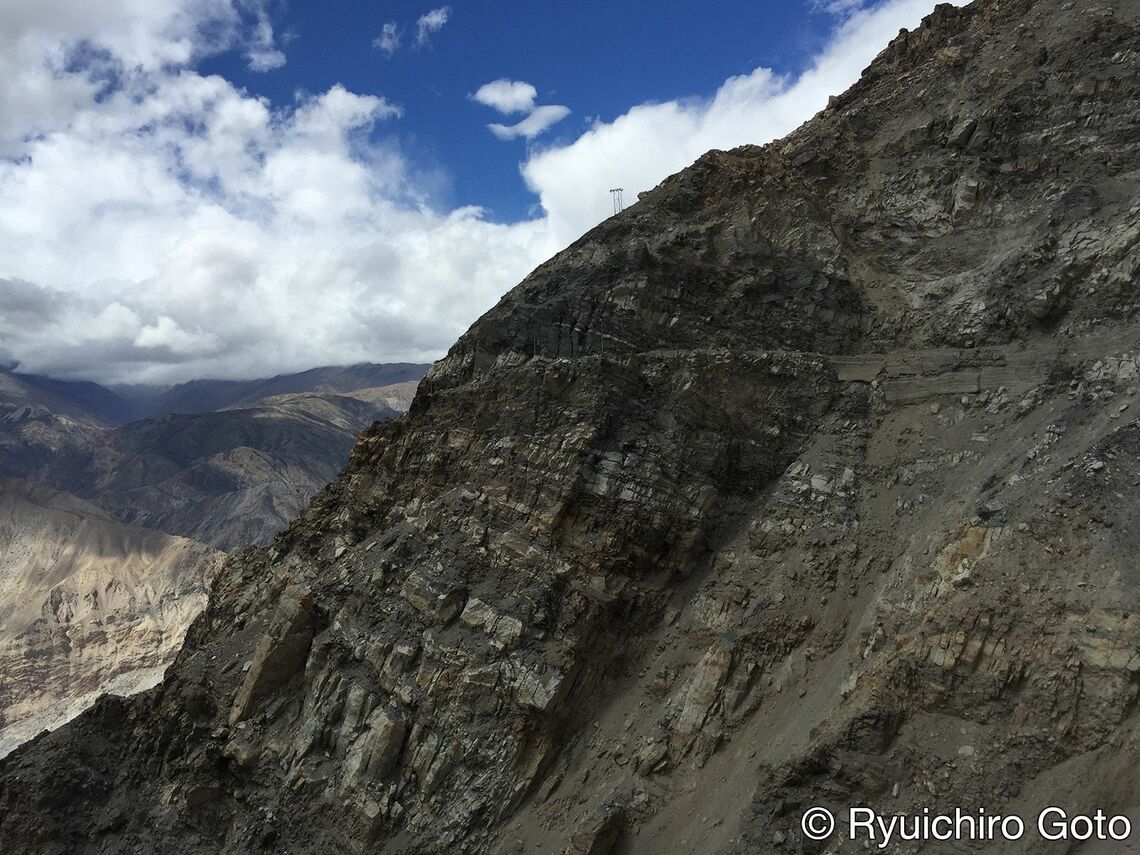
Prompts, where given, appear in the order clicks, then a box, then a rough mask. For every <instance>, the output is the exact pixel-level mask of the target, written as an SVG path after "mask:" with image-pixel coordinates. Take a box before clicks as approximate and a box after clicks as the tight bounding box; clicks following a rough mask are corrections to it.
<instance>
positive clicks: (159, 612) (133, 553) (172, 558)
mask: <svg viewBox="0 0 1140 855" xmlns="http://www.w3.org/2000/svg"><path fill="white" fill-rule="evenodd" d="M223 557H224V556H223V555H222V554H221V553H219V552H216V551H214V550H212V549H210V548H208V547H205V546H203V545H202V544H199V543H194V542H193V541H189V540H186V539H184V538H179V537H171V536H169V535H165V534H162V533H160V532H156V531H146V530H144V529H140V528H134V527H131V526H125V525H123V524H122V523H120V522H118V521H116V520H114V519H112V518H111V517H109V516H108V515H107V514H106V513H104V512H102V511H100V510H99V509H98V508H95V507H93V506H92V505H89V504H87V503H85V502H82V501H80V500H78V499H76V498H75V497H73V496H69V495H67V494H66V493H56V492H53V491H51V490H46V489H44V488H42V487H36V486H34V485H31V484H28V483H26V482H20V481H13V480H10V479H0V674H2V675H3V677H2V678H0V756H3V755H4V754H7V753H8V752H9V751H10V750H11V749H12V748H14V747H15V746H16V745H18V744H20V743H21V742H24V741H26V740H27V739H29V738H31V737H32V736H34V735H35V734H37V733H38V732H40V731H41V730H45V729H50V728H53V727H58V726H59V725H60V724H62V723H63V722H65V721H68V720H69V719H71V718H74V717H75V716H76V715H77V714H78V713H80V712H82V711H83V710H84V709H86V708H87V707H89V706H90V705H91V704H92V703H93V702H94V701H95V699H96V698H97V697H98V696H99V695H101V694H103V693H105V692H108V691H113V692H115V693H117V694H130V693H132V692H135V691H139V690H140V689H145V688H149V687H150V686H153V685H154V684H156V683H157V682H158V681H159V680H161V679H162V673H163V671H164V670H165V667H166V664H167V663H168V662H169V661H170V660H171V659H172V658H173V655H174V653H175V652H176V651H177V650H178V648H179V647H180V646H181V644H182V637H183V635H184V634H185V632H186V628H187V627H188V626H189V625H190V622H191V621H192V620H193V619H194V617H195V616H197V614H198V613H199V612H200V611H201V610H202V609H203V608H204V607H205V605H206V590H207V586H208V583H209V580H210V578H211V577H212V576H213V574H214V572H216V570H217V568H218V567H219V566H220V564H221V560H222V558H223Z"/></svg>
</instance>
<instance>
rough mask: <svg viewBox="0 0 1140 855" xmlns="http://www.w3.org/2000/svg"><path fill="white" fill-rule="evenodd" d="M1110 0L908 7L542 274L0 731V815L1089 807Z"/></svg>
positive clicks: (516, 833)
mask: <svg viewBox="0 0 1140 855" xmlns="http://www.w3.org/2000/svg"><path fill="white" fill-rule="evenodd" d="M1138 18H1140V10H1138V9H1137V8H1136V7H1135V4H1129V3H1126V2H1113V3H1106V4H1102V5H1100V6H1098V7H1096V8H1095V9H1083V8H1082V9H1077V8H1076V7H1075V6H1074V5H1073V4H1071V3H1063V2H1061V0H1036V2H1031V0H977V2H975V3H973V4H971V5H970V6H968V7H965V8H963V9H958V8H955V7H952V6H939V7H938V8H937V9H936V11H935V13H934V14H933V15H932V16H930V17H928V18H927V19H926V21H925V22H924V23H923V25H922V27H920V28H919V29H918V30H916V31H914V32H912V33H903V34H900V36H899V38H897V39H895V40H894V41H893V42H892V43H891V45H890V46H889V47H888V48H887V50H886V51H884V53H883V54H881V55H880V57H879V58H878V59H877V60H876V61H875V63H874V64H873V65H872V66H871V68H870V69H869V70H868V72H867V73H865V75H864V78H863V79H862V80H861V81H860V83H859V84H857V85H856V87H854V88H853V89H852V90H850V91H849V92H848V93H846V94H844V95H842V96H839V97H838V98H837V99H836V100H835V101H834V102H833V103H832V106H831V107H829V109H828V110H826V111H824V113H822V114H820V115H819V116H817V117H816V118H815V119H813V120H812V121H811V122H809V123H807V124H806V125H805V126H803V127H802V128H800V129H799V130H797V131H796V132H794V133H793V134H792V135H790V136H789V137H788V138H785V139H784V140H781V141H777V142H776V143H773V144H771V145H769V146H766V147H764V148H756V147H745V148H741V149H736V150H734V151H732V152H712V153H709V154H707V155H705V156H703V157H702V158H700V159H699V160H698V161H697V163H696V164H694V166H692V167H690V168H689V169H687V170H685V171H683V172H682V173H679V174H678V175H676V176H673V177H672V178H670V179H667V180H666V181H665V182H663V183H662V185H661V186H660V187H659V188H657V189H655V190H654V191H651V192H650V193H649V194H648V195H647V196H645V197H644V198H643V199H642V200H640V201H639V202H638V203H637V204H636V205H634V206H631V207H630V208H629V209H627V210H626V211H625V212H623V213H622V214H621V215H619V216H616V217H614V218H613V219H611V220H608V221H606V222H605V223H603V224H602V225H601V226H599V227H598V228H596V229H594V230H593V231H591V232H590V233H589V234H587V235H586V236H584V237H583V238H582V239H581V240H579V241H577V242H576V243H575V244H573V245H572V246H571V247H569V248H568V249H567V250H565V251H564V252H562V253H560V254H559V255H558V256H556V257H555V258H554V259H552V260H551V261H550V262H548V263H547V264H545V265H543V266H541V267H540V268H539V269H538V270H536V271H535V272H534V273H533V274H531V276H529V277H528V278H527V279H526V280H525V281H524V282H523V283H522V284H520V285H519V286H518V287H517V288H515V289H514V290H512V291H511V292H510V293H509V294H508V295H506V296H505V297H504V298H503V300H502V301H500V303H499V304H498V305H497V306H496V307H495V308H493V309H492V310H491V311H490V312H488V313H487V314H486V315H485V316H484V317H483V318H481V319H480V320H479V321H478V322H477V323H476V324H475V325H474V326H473V327H472V328H471V330H469V332H468V333H467V334H465V335H464V336H463V337H462V338H461V339H460V340H459V342H457V343H456V345H455V346H454V347H453V348H452V349H451V351H450V352H449V354H448V356H447V358H445V359H444V360H442V361H441V362H439V363H437V364H436V365H435V366H434V367H433V368H432V370H431V371H430V372H429V373H428V375H427V376H426V377H425V379H424V380H423V381H422V383H421V385H420V387H419V389H418V391H417V394H416V397H415V400H414V402H413V404H412V407H411V409H410V411H409V413H408V414H407V415H405V416H403V417H401V418H399V419H396V420H392V421H388V422H384V423H380V424H378V425H375V426H373V427H372V428H370V429H368V430H367V431H365V432H364V433H363V434H362V436H361V438H360V439H359V441H358V442H357V444H356V446H355V448H354V450H353V452H352V456H351V458H350V463H349V465H348V467H347V468H346V469H345V470H344V472H343V473H342V474H341V476H340V477H339V478H338V479H337V480H336V481H334V482H332V483H331V484H330V485H329V486H327V487H326V488H325V489H323V490H322V491H320V492H319V493H317V494H316V496H315V497H314V498H313V500H312V502H311V503H310V504H309V505H308V506H307V508H306V509H305V510H304V511H303V512H302V513H301V514H300V516H299V517H298V518H297V519H296V520H295V521H294V522H293V523H292V524H291V526H290V527H289V528H288V529H287V530H286V531H285V532H283V533H282V534H281V535H279V536H278V537H277V538H276V539H275V540H274V543H273V545H272V546H271V547H270V548H267V549H265V550H260V551H247V552H243V553H241V554H240V555H236V556H234V557H232V558H231V559H230V561H229V562H228V563H227V564H226V566H225V567H224V569H223V570H222V572H221V574H220V575H219V577H218V580H217V582H216V583H215V585H214V587H213V589H212V594H211V601H210V605H209V607H208V609H207V610H206V611H205V612H204V613H203V615H202V616H201V617H200V618H199V619H198V620H197V621H196V622H195V624H194V626H193V627H192V628H191V630H190V632H189V633H188V635H187V641H186V644H185V646H184V647H183V650H182V651H181V653H180V654H179V656H178V658H177V660H176V662H175V665H174V666H173V667H172V668H171V670H170V672H169V673H168V675H167V678H166V680H165V681H164V683H163V684H162V685H161V686H160V687H158V688H157V689H155V690H153V691H152V692H150V693H148V694H146V695H143V696H140V697H138V698H135V699H132V700H130V701H122V700H118V699H113V698H108V699H105V700H104V701H102V702H100V703H99V704H97V705H96V706H95V708H94V709H93V710H92V711H90V712H89V713H87V714H86V715H84V716H82V717H81V718H79V719H77V720H76V721H75V722H73V723H72V724H71V725H69V726H67V727H65V728H63V729H61V730H60V731H58V732H56V733H53V734H49V735H47V736H44V737H41V738H40V739H37V740H36V741H34V742H33V743H31V744H29V745H27V746H24V747H23V748H22V749H20V750H19V751H17V752H15V753H14V754H13V755H11V756H10V757H9V758H8V759H6V760H5V761H4V762H3V763H0V806H2V807H3V812H0V842H3V843H4V844H5V845H7V846H9V847H11V848H12V849H13V851H16V852H21V851H48V852H51V851H61V852H62V851H79V852H83V851H91V852H94V851H99V850H100V849H102V850H109V851H130V850H131V849H132V848H137V847H144V848H145V847H147V846H149V847H152V848H153V847H161V848H163V849H166V850H168V851H172V852H178V853H192V852H203V853H204V852H217V851H227V852H242V851H251V850H255V849H258V848H263V847H267V846H273V847H277V848H279V849H282V850H283V851H289V852H297V853H303V852H317V851H327V850H328V849H329V848H333V849H340V850H343V851H372V852H392V853H395V852H401V853H404V852H441V851H467V852H490V851H506V852H512V851H534V850H536V849H541V850H542V851H563V852H565V853H568V855H572V853H592V855H605V853H611V852H617V851H622V852H627V853H642V852H656V851H663V850H664V851H685V852H687V851H702V852H724V853H743V852H755V851H761V852H767V851H802V852H812V851H821V850H822V849H823V848H824V845H826V846H827V847H828V848H829V851H835V852H854V851H862V849H863V845H862V842H856V841H847V840H844V839H839V838H836V839H834V840H832V841H830V843H829V844H824V845H820V844H816V843H813V842H812V841H809V840H806V839H805V838H804V836H803V833H802V830H801V828H800V826H799V816H800V815H801V814H802V812H803V811H804V810H806V809H807V808H808V807H809V806H813V805H817V806H825V807H827V808H829V809H831V810H833V811H834V812H835V813H836V814H837V815H842V811H843V809H844V805H846V806H851V805H856V804H876V805H878V806H880V807H881V809H882V811H883V812H884V813H886V812H890V813H909V814H917V813H920V812H921V811H922V809H923V808H927V807H930V806H932V805H933V806H934V807H936V808H938V807H945V806H948V805H954V804H958V805H974V804H981V805H985V806H987V808H988V809H990V810H991V811H997V810H1001V809H1003V808H1006V807H1008V808H1010V809H1014V808H1016V807H1017V806H1018V805H1019V804H1020V803H1021V802H1020V801H1019V800H1024V801H1025V802H1027V803H1028V804H1030V805H1032V804H1034V803H1036V802H1037V801H1038V800H1039V799H1043V798H1045V797H1049V796H1051V795H1053V794H1055V793H1058V792H1060V790H1061V789H1062V788H1059V787H1058V785H1057V781H1058V779H1059V778H1063V777H1065V776H1066V772H1067V770H1072V771H1075V772H1077V773H1078V774H1076V775H1074V776H1072V777H1071V778H1070V780H1071V783H1070V784H1069V785H1067V786H1066V787H1065V788H1063V789H1064V795H1065V796H1066V799H1067V801H1068V804H1069V805H1070V806H1071V807H1072V809H1073V810H1085V809H1089V808H1090V807H1091V806H1093V805H1094V804H1095V805H1096V806H1099V807H1101V808H1103V809H1106V810H1128V809H1130V805H1129V803H1128V800H1129V799H1131V798H1132V796H1131V790H1129V789H1128V784H1129V783H1130V782H1132V780H1133V778H1134V776H1135V773H1134V771H1133V770H1134V769H1135V768H1136V764H1135V762H1134V760H1135V758H1137V757H1140V740H1138V739H1137V734H1138V733H1140V731H1138V729H1137V719H1136V712H1135V700H1136V697H1137V689H1138V682H1137V676H1136V674H1137V672H1136V669H1135V667H1134V664H1133V658H1134V657H1133V654H1132V651H1133V650H1134V649H1135V646H1136V642H1137V640H1138V638H1140V636H1138V635H1137V622H1136V620H1135V617H1134V616H1135V615H1136V614H1138V613H1140V610H1138V609H1137V606H1138V605H1140V579H1138V578H1137V576H1136V573H1135V569H1134V563H1133V561H1132V556H1133V555H1134V547H1135V545H1136V544H1135V543H1134V540H1135V535H1134V531H1135V520H1136V514H1137V513H1138V511H1140V508H1138V507H1137V505H1136V502H1135V500H1134V498H1133V493H1134V491H1130V490H1129V489H1128V488H1129V485H1130V484H1132V483H1134V482H1135V478H1136V471H1135V466H1134V464H1133V463H1131V461H1133V460H1134V459H1135V455H1136V452H1137V451H1138V450H1140V431H1138V429H1137V423H1136V422H1135V420H1134V419H1135V416H1134V413H1132V412H1131V409H1130V407H1131V406H1132V404H1131V402H1132V401H1133V400H1134V399H1133V396H1134V394H1135V393H1136V384H1137V382H1138V378H1140V362H1138V355H1137V350H1136V342H1137V341H1140V336H1138V334H1137V333H1138V329H1140V327H1138V323H1137V318H1138V309H1140V304H1138V294H1137V292H1136V290H1135V287H1134V285H1135V274H1136V271H1137V269H1138V266H1140V246H1138V243H1140V202H1138V199H1140V189H1138V185H1140V176H1138V174H1137V169H1136V163H1135V157H1134V150H1135V149H1134V144H1135V141H1136V138H1135V128H1136V117H1137V115H1138V113H1140V79H1138V77H1140V74H1138V72H1137V68H1138V67H1140V63H1136V62H1132V61H1129V60H1130V59H1135V58H1137V57H1140V20H1138ZM1090 81H1091V83H1090ZM1126 405H1128V406H1126ZM239 662H241V663H244V662H249V663H250V667H249V669H248V670H245V671H239V670H237V669H236V668H234V667H233V663H239ZM1108 758H1112V763H1111V764H1109V765H1104V763H1103V762H1102V761H1105V760H1106V759H1108ZM1124 758H1130V759H1131V760H1132V761H1133V762H1131V763H1129V762H1127V761H1126V760H1125V759H1124ZM1098 764H1099V765H1098ZM1095 769H1103V772H1102V773H1101V775H1100V776H1096V775H1094V773H1093V770H1095ZM45 816H46V817H50V818H51V820H53V821H52V822H49V823H46V824H45V822H44V818H45ZM1067 846H1068V843H1060V844H1052V845H1050V844H1045V843H1043V842H1042V841H1040V840H1037V839H1032V840H1030V839H1026V840H1025V841H1023V842H1021V843H1019V844H1016V845H1014V844H1007V843H1005V842H1002V843H1001V844H995V845H992V846H990V847H989V850H988V851H993V852H1016V851H1027V852H1028V851H1033V852H1062V851H1067ZM33 847H38V848H36V849H34V848H33ZM931 848H933V847H922V846H918V845H916V846H915V847H914V848H913V851H923V849H926V850H930V849H931Z"/></svg>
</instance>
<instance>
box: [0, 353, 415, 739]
mask: <svg viewBox="0 0 1140 855" xmlns="http://www.w3.org/2000/svg"><path fill="white" fill-rule="evenodd" d="M427 368H428V366H426V365H409V364H397V365H369V364H365V365H353V366H348V367H332V368H316V369H313V370H312V371H305V372H302V373H300V374H288V375H280V376H277V377H272V378H268V379H256V380H241V381H236V380H198V381H193V382H190V383H183V384H180V385H178V386H172V387H162V388H160V387H141V386H119V387H115V388H107V387H104V386H100V385H98V384H96V383H90V382H73V381H66V380H57V379H53V378H49V377H41V376H37V375H29V374H20V373H17V372H14V371H0V674H3V675H4V679H2V680H0V756H2V755H3V754H5V753H7V751H9V750H11V749H12V748H13V747H15V746H16V745H18V744H20V743H21V742H24V741H26V740H27V739H29V738H31V737H33V736H35V734H36V733H37V732H38V731H39V730H41V729H43V728H44V727H55V726H58V725H59V724H61V723H62V722H64V721H67V720H68V719H69V718H71V717H72V716H74V715H77V714H78V713H79V712H81V711H82V710H83V709H85V708H86V707H87V706H88V705H89V704H90V703H91V702H93V701H94V699H95V698H96V697H98V696H99V695H100V694H102V693H103V692H107V691H119V692H123V693H129V692H131V691H137V690H138V689H140V688H143V687H145V686H147V685H152V684H153V683H154V682H156V681H157V680H159V679H161V676H162V672H163V670H164V669H165V666H166V664H167V662H168V661H169V658H170V656H172V655H173V653H174V652H175V651H176V650H177V649H178V647H179V645H180V644H181V641H182V637H183V634H184V633H185V631H186V628H187V626H189V623H190V621H191V620H193V618H194V617H195V615H197V613H198V612H199V611H200V610H201V609H202V607H203V606H204V604H205V602H206V592H207V588H208V580H209V577H210V575H211V573H212V572H213V568H215V567H216V566H217V564H218V561H219V560H220V558H221V557H222V556H223V555H224V551H228V550H231V549H233V548H235V547H237V546H240V545H241V544H246V543H249V544H263V543H266V542H267V541H268V540H269V539H270V538H271V537H272V535H273V534H274V533H275V532H277V531H279V530H281V529H282V528H284V527H285V526H286V525H287V524H288V522H289V521H290V520H292V519H293V518H294V517H296V516H297V514H298V513H299V512H300V510H301V509H302V508H303V507H304V505H305V503H306V502H307V501H308V500H309V497H310V496H311V495H312V494H313V493H314V492H315V491H316V490H317V489H319V488H320V487H322V486H323V485H324V484H326V483H328V482H329V481H331V480H333V479H334V478H335V477H336V475H337V473H338V472H339V471H340V469H341V467H343V466H344V464H345V463H346V462H347V460H348V453H349V450H350V449H351V448H352V445H353V443H354V441H355V439H356V436H357V434H358V433H359V432H360V431H362V430H363V429H364V428H366V427H368V426H369V425H371V424H372V423H373V422H375V421H378V420H381V419H386V418H391V417H393V416H396V415H399V414H400V413H402V412H404V411H406V410H407V409H408V406H409V405H410V403H411V400H412V396H413V395H414V393H415V389H416V385H417V384H418V382H419V380H420V378H421V377H422V376H423V375H424V373H425V372H426V371H427Z"/></svg>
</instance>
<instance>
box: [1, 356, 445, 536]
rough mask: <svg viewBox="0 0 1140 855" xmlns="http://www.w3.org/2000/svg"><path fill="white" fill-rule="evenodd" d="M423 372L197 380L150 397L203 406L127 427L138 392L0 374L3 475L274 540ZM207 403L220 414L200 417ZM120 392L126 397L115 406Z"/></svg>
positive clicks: (145, 520) (118, 511)
mask: <svg viewBox="0 0 1140 855" xmlns="http://www.w3.org/2000/svg"><path fill="white" fill-rule="evenodd" d="M426 370H427V366H426V365H418V366H413V365H404V364H396V365H391V366H388V365H356V366H351V367H347V368H321V369H314V370H313V371H307V372H303V373H302V374H294V375H282V376H279V377H275V378H272V379H269V380H251V381H243V382H237V381H200V383H199V384H198V385H196V384H184V386H183V387H175V388H174V389H172V390H168V391H167V392H166V393H164V396H159V397H158V398H155V399H154V400H151V401H150V402H149V403H147V404H146V406H145V409H146V410H147V411H151V410H153V409H154V408H155V407H160V408H161V407H164V406H166V405H168V404H169V405H170V406H178V405H179V402H182V403H184V404H186V407H185V408H186V409H189V410H192V411H193V412H191V413H189V414H184V415H183V414H173V413H172V412H171V411H166V410H162V411H161V412H160V414H159V415H150V416H148V417H146V418H141V419H138V420H136V421H132V422H128V423H126V424H123V425H118V424H117V422H116V421H115V420H114V419H113V418H111V415H113V413H115V412H118V413H120V414H121V413H125V412H128V411H129V410H131V409H132V408H133V409H135V410H139V409H140V408H141V407H142V405H141V404H139V403H138V402H137V401H136V402H135V403H133V404H131V403H129V402H125V401H124V399H122V398H121V397H120V396H117V395H116V393H112V392H110V391H108V390H106V389H103V387H99V386H95V384H82V383H64V382H58V381H53V380H50V379H48V378H42V377H34V376H31V375H17V374H13V373H11V372H8V373H0V476H4V475H6V476H9V477H15V478H23V479H28V480H31V481H33V482H35V483H39V484H43V485H44V486H48V487H51V488H53V489H56V490H63V491H67V492H70V493H74V494H75V495H77V496H79V497H81V498H83V499H86V500H88V501H91V502H94V503H95V504H97V505H98V506H100V507H101V508H103V509H104V510H106V511H109V512H110V513H111V514H113V515H114V516H115V517H116V518H117V519H119V520H121V521H123V522H126V523H129V524H138V525H143V526H146V527H149V528H156V529H159V530H161V531H165V532H167V533H169V534H175V535H181V536H185V537H191V538H193V539H196V540H199V541H201V542H203V543H208V544H210V545H212V546H215V547H217V548H219V549H231V548H233V547H235V546H237V545H239V544H243V543H264V542H267V541H268V539H269V538H270V537H271V536H272V535H273V533H274V532H276V531H278V530H279V529H281V528H282V527H283V526H284V525H285V524H287V523H288V522H289V520H291V519H293V518H294V517H295V516H296V515H297V514H298V513H299V512H300V510H301V508H302V507H303V506H304V504H305V502H306V501H308V499H309V497H310V496H311V495H312V494H313V492H314V491H316V490H317V489H318V488H319V487H321V486H323V485H324V484H326V483H327V482H328V481H330V480H331V479H332V478H334V477H335V476H336V474H337V472H338V471H339V470H340V468H341V467H342V466H343V465H344V463H345V461H346V460H347V459H348V453H349V450H350V449H351V448H352V445H353V442H354V441H355V438H356V435H357V434H358V433H359V432H360V431H361V430H363V429H364V428H366V427H368V426H369V425H370V424H372V422H374V421H376V420H378V419H385V418H390V417H392V416H394V415H397V414H398V413H400V412H403V411H405V410H406V409H407V408H408V405H409V404H410V401H411V395H412V393H413V392H414V390H415V386H416V384H417V382H418V380H419V378H420V377H422V376H423V374H424V373H425V372H426ZM389 381H391V382H389ZM358 382H359V383H364V384H365V385H364V386H355V385H354V384H356V383H358ZM343 387H349V388H343ZM195 389H197V390H198V391H194V390H195ZM203 389H204V390H207V391H206V392H204V391H202V390H203ZM281 389H290V390H293V391H291V392H280V391H279V390H281ZM94 390H102V391H101V392H99V391H94ZM180 390H181V391H180ZM207 392H208V393H209V394H207ZM262 393H267V394H265V395H263V394H262ZM108 396H110V397H108ZM211 396H212V398H211ZM256 396H260V397H256ZM207 398H211V399H212V400H213V401H214V402H216V403H219V405H220V406H221V407H224V409H221V410H219V411H211V412H200V411H199V410H198V407H199V406H200V405H204V402H205V401H206V400H207ZM112 400H120V401H124V402H123V403H122V404H121V406H119V407H118V409H117V410H116V407H115V406H114V405H112V404H111V403H109V402H110V401H112ZM191 401H196V402H197V403H196V404H195V405H194V406H190V404H189V402H191ZM96 403H97V404H98V405H99V406H95V404H96Z"/></svg>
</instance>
